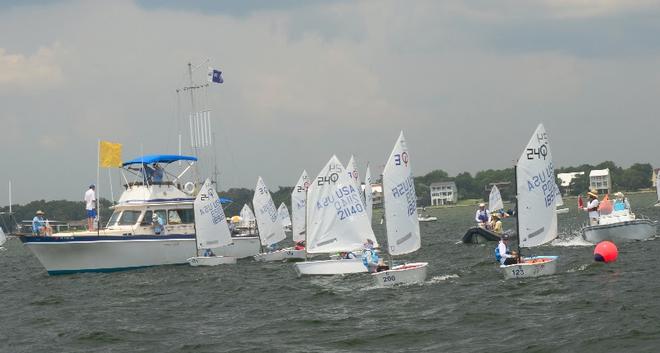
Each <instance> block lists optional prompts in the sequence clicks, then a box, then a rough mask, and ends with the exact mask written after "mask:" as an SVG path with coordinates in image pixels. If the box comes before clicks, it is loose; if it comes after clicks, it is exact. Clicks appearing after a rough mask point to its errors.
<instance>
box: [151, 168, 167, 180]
mask: <svg viewBox="0 0 660 353" xmlns="http://www.w3.org/2000/svg"><path fill="white" fill-rule="evenodd" d="M152 165H153V167H154V168H153V173H152V175H151V178H152V180H153V182H154V183H162V182H163V173H164V171H163V168H162V167H161V166H160V165H159V164H158V163H154V164H152Z"/></svg>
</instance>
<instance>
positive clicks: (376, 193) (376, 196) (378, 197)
mask: <svg viewBox="0 0 660 353" xmlns="http://www.w3.org/2000/svg"><path fill="white" fill-rule="evenodd" d="M362 191H363V192H364V184H362ZM371 195H372V196H373V200H374V201H373V202H374V203H373V207H374V208H381V207H383V184H371Z"/></svg>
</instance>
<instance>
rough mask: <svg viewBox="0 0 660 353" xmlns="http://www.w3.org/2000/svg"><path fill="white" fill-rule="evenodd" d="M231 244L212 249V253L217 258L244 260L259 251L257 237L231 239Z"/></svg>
mask: <svg viewBox="0 0 660 353" xmlns="http://www.w3.org/2000/svg"><path fill="white" fill-rule="evenodd" d="M231 240H232V242H233V244H230V245H227V246H223V247H220V248H214V249H212V250H213V253H214V254H216V255H217V256H227V257H235V258H237V259H244V258H247V257H252V256H255V255H257V254H259V252H260V251H261V244H260V242H259V237H232V238H231Z"/></svg>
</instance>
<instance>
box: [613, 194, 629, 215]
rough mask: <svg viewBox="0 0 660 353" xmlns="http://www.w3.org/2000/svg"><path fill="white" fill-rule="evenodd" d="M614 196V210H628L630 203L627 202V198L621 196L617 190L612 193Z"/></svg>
mask: <svg viewBox="0 0 660 353" xmlns="http://www.w3.org/2000/svg"><path fill="white" fill-rule="evenodd" d="M614 197H615V198H616V199H615V200H614V210H615V211H625V210H630V203H629V202H628V199H627V198H626V197H625V196H623V193H622V192H620V191H619V192H617V193H616V194H614Z"/></svg>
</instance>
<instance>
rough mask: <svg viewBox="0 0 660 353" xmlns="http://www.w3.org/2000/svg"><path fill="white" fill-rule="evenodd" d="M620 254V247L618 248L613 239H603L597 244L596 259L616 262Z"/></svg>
mask: <svg viewBox="0 0 660 353" xmlns="http://www.w3.org/2000/svg"><path fill="white" fill-rule="evenodd" d="M618 256H619V249H617V248H616V245H614V243H612V242H611V241H607V240H605V241H601V242H600V243H598V244H596V248H595V249H594V260H595V261H600V262H605V263H608V262H614V261H616V258H617V257H618Z"/></svg>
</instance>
